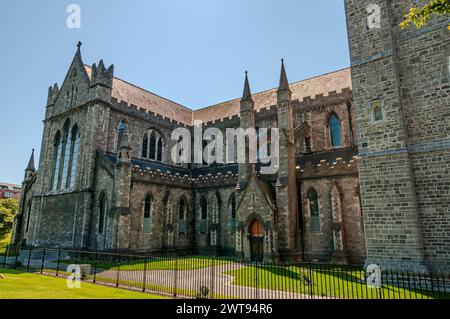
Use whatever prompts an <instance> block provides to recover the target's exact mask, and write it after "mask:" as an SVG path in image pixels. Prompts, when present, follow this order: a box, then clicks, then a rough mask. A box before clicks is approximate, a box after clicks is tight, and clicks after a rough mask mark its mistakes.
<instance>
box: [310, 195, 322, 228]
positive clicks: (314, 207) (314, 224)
mask: <svg viewBox="0 0 450 319" xmlns="http://www.w3.org/2000/svg"><path fill="white" fill-rule="evenodd" d="M308 201H309V214H310V218H311V220H310V230H311V231H315V232H317V231H320V217H319V196H318V195H317V192H316V190H315V189H314V188H311V189H310V190H309V192H308Z"/></svg>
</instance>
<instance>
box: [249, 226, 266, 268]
mask: <svg viewBox="0 0 450 319" xmlns="http://www.w3.org/2000/svg"><path fill="white" fill-rule="evenodd" d="M263 237H264V229H263V225H262V224H261V222H260V221H259V220H257V219H255V220H254V221H253V222H252V223H251V224H250V235H249V239H250V258H251V259H252V260H263V258H264V249H263V243H264V242H263Z"/></svg>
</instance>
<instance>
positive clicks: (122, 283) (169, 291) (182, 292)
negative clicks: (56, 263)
mask: <svg viewBox="0 0 450 319" xmlns="http://www.w3.org/2000/svg"><path fill="white" fill-rule="evenodd" d="M35 271H38V270H37V269H35ZM43 273H44V274H56V270H55V269H48V268H44V269H43ZM58 274H59V276H69V275H70V274H71V273H68V272H65V271H61V270H59V271H58ZM86 280H87V281H91V282H93V280H94V275H89V276H88V277H87V278H86ZM95 282H96V283H99V284H107V285H111V286H114V287H115V286H116V284H117V278H116V277H115V275H114V276H113V278H112V277H104V276H101V275H100V274H97V275H96V276H95ZM118 284H119V287H128V288H137V289H139V290H142V288H143V286H144V285H143V282H142V280H140V281H136V280H129V279H123V278H119V281H118ZM145 289H146V291H153V292H157V293H163V294H166V295H173V294H174V293H175V292H176V294H177V295H178V296H186V297H197V296H198V293H199V292H197V291H195V290H192V289H187V288H182V287H178V288H176V289H174V288H173V287H171V285H170V284H168V285H166V286H165V285H158V284H154V283H151V282H148V281H147V282H146V283H145ZM209 297H210V298H215V299H236V298H237V297H233V296H225V295H219V294H215V293H211V294H210V295H209Z"/></svg>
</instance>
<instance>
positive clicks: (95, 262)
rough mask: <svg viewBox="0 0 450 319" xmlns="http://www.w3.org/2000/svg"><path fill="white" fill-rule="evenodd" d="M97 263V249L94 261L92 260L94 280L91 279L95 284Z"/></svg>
mask: <svg viewBox="0 0 450 319" xmlns="http://www.w3.org/2000/svg"><path fill="white" fill-rule="evenodd" d="M97 263H98V250H97V251H96V252H95V261H94V280H93V281H92V282H93V283H94V284H95V280H96V279H97Z"/></svg>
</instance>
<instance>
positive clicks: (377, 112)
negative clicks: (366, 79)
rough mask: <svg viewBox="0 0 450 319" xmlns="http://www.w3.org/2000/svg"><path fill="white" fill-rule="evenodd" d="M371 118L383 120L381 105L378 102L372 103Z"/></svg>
mask: <svg viewBox="0 0 450 319" xmlns="http://www.w3.org/2000/svg"><path fill="white" fill-rule="evenodd" d="M373 120H374V121H381V120H383V107H382V105H381V103H380V102H378V103H374V106H373Z"/></svg>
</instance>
